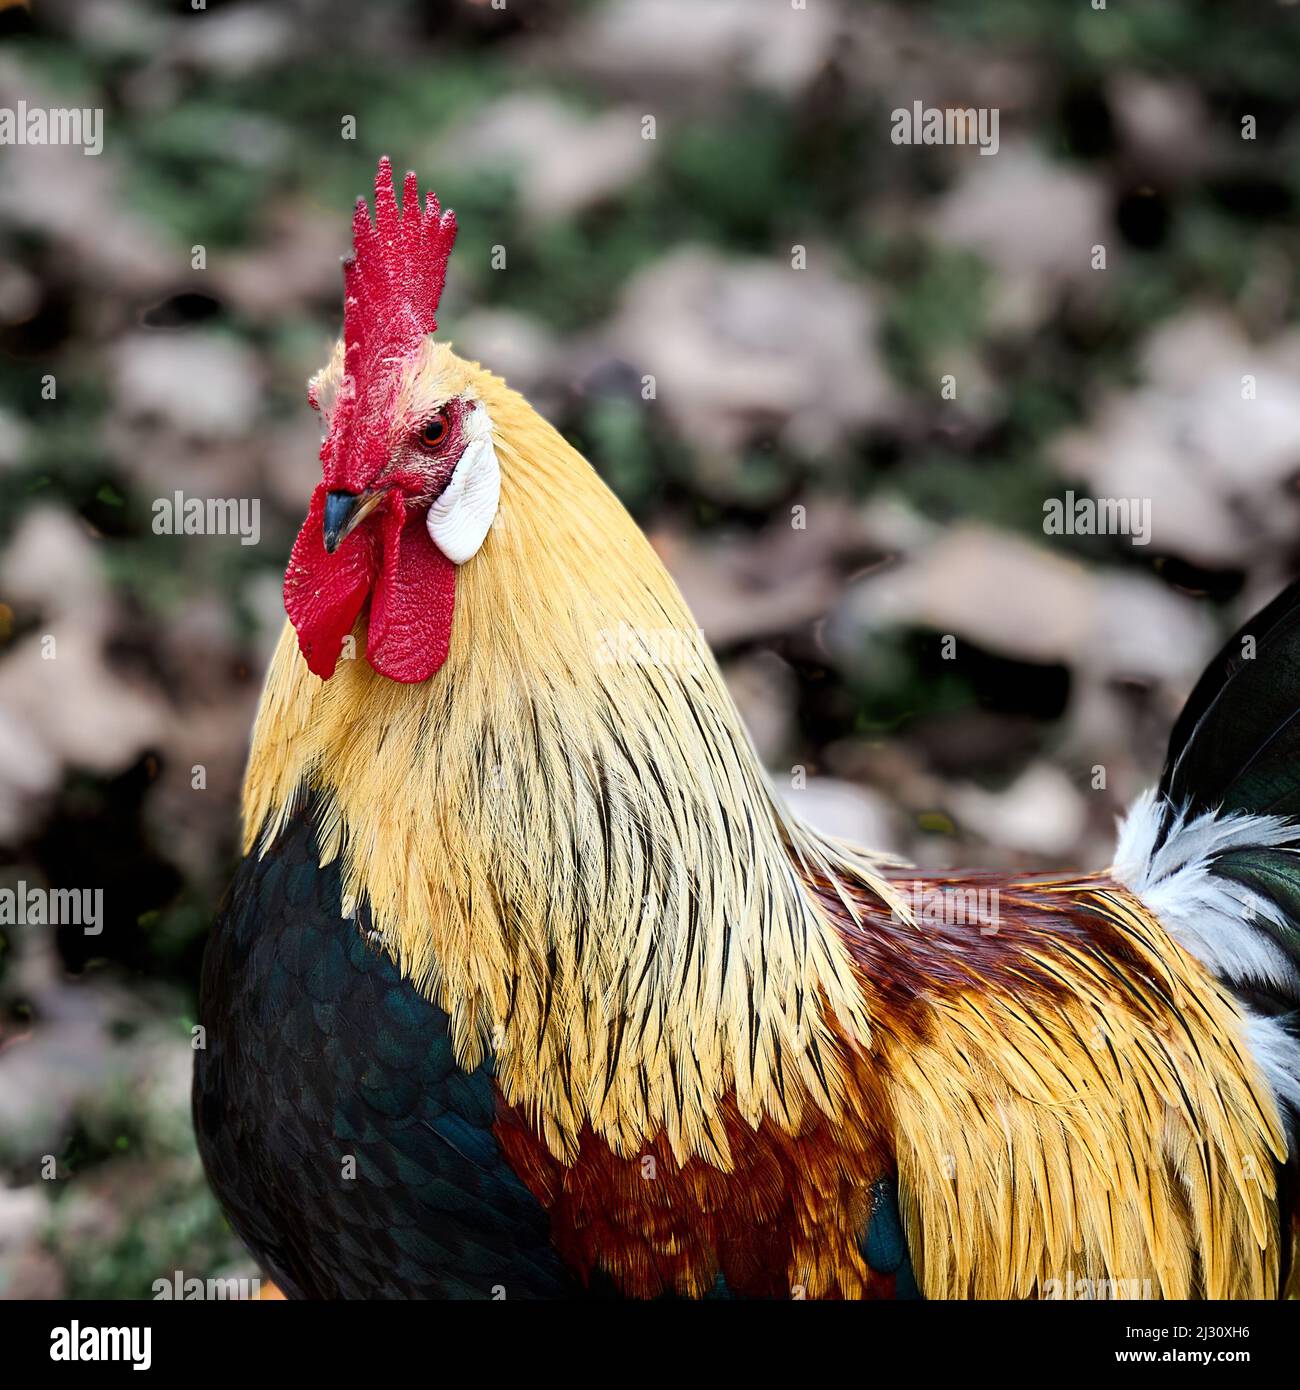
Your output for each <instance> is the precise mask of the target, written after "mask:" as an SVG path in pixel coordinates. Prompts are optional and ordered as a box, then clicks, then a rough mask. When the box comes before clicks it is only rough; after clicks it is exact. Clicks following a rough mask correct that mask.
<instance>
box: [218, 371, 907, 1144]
mask: <svg viewBox="0 0 1300 1390" xmlns="http://www.w3.org/2000/svg"><path fill="white" fill-rule="evenodd" d="M453 360H454V361H455V363H456V368H457V373H458V375H459V378H460V379H461V380H468V381H470V382H471V383H472V386H473V389H474V390H475V392H476V394H477V395H478V397H479V399H481V400H482V401H483V402H484V403H485V404H486V406H487V408H488V410H489V413H490V414H491V417H492V420H493V423H494V426H495V435H496V444H497V451H498V455H499V458H500V462H501V470H502V495H501V509H500V514H499V517H498V521H497V524H496V526H495V527H494V528H493V530H492V532H491V533H490V535H489V537H488V539H487V541H486V542H485V544H484V546H483V548H482V550H481V551H480V552H479V554H478V555H476V556H475V557H474V559H473V560H471V561H470V562H469V563H468V564H467V565H465V566H464V567H462V569H461V570H460V572H459V574H458V579H457V587H456V603H455V617H454V624H453V629H452V637H451V649H450V653H449V656H448V659H447V662H446V664H445V665H444V666H443V668H442V669H441V670H440V671H439V672H438V673H437V674H436V675H435V676H434V677H433V679H431V680H429V681H426V682H424V683H423V684H420V685H401V684H397V683H395V682H393V681H390V680H387V679H385V678H384V677H382V676H379V675H377V674H376V673H375V672H374V671H373V670H372V669H371V668H370V666H369V665H368V664H367V663H366V661H365V660H364V658H363V657H361V656H359V655H358V656H357V657H356V658H355V659H353V660H351V661H347V660H345V661H343V662H340V664H339V667H338V670H337V672H336V674H335V675H334V677H333V678H332V679H331V680H329V681H327V682H322V681H320V680H318V679H317V678H316V677H315V676H313V675H311V674H310V673H309V672H308V670H307V668H306V665H305V664H304V662H303V660H302V658H301V657H300V655H299V653H298V650H297V645H296V641H295V637H294V634H293V631H292V629H290V628H288V627H286V629H285V632H284V634H283V635H282V638H281V641H280V644H279V647H278V649H277V651H276V654H275V657H274V660H273V663H272V666H271V670H270V673H269V676H268V678H267V683H266V689H265V691H264V693H263V696H262V703H261V708H260V711H259V714H258V720H257V727H256V730H255V733H254V738H253V748H252V755H251V758H250V762H249V771H248V776H247V780H246V785H245V791H244V808H243V809H244V820H245V835H246V846H247V848H249V849H252V848H253V846H254V844H255V842H257V840H258V837H259V832H260V834H261V841H260V843H261V847H262V849H263V850H264V849H265V848H266V847H268V846H269V845H270V844H271V843H273V842H274V840H275V838H276V835H277V834H278V832H279V829H280V827H281V826H282V824H283V822H284V818H285V816H286V815H287V814H288V813H289V812H290V811H291V810H292V807H293V804H294V802H295V798H296V797H297V796H299V795H301V794H302V793H303V792H304V791H305V790H306V789H309V788H310V789H314V790H316V791H318V792H320V793H323V796H322V798H321V804H322V805H323V806H324V807H325V810H324V813H323V815H322V824H321V826H320V832H321V850H322V863H327V862H329V861H330V860H332V859H333V858H335V857H336V856H341V859H342V872H343V880H344V903H343V912H344V915H345V916H346V915H351V913H352V912H353V911H354V908H355V904H356V902H357V901H358V900H359V899H360V898H361V897H362V896H363V895H364V896H365V897H366V898H368V899H369V902H370V905H371V910H372V916H373V925H374V928H375V930H376V931H377V932H378V933H379V935H380V937H381V939H382V942H383V944H384V946H385V948H386V949H387V950H388V951H389V952H391V954H392V955H393V957H394V959H395V960H396V961H397V962H398V964H399V965H400V967H401V969H402V970H403V972H404V973H405V974H406V975H407V976H409V978H411V979H412V980H413V981H414V982H415V983H416V984H417V986H418V987H419V988H421V989H422V990H424V991H425V992H426V993H427V994H428V995H429V996H430V997H432V998H434V999H436V1000H437V1002H438V1003H439V1004H440V1005H441V1006H442V1007H443V1008H444V1009H445V1010H446V1011H447V1013H448V1014H449V1015H450V1017H451V1020H452V1029H453V1039H454V1044H455V1047H456V1052H457V1056H458V1059H459V1060H460V1061H461V1063H462V1064H463V1065H465V1066H467V1067H470V1066H474V1065H476V1064H477V1063H478V1061H479V1060H480V1059H481V1058H482V1056H483V1055H484V1053H485V1051H486V1050H490V1051H491V1053H492V1054H493V1056H494V1058H495V1066H496V1075H497V1078H498V1081H499V1084H500V1085H501V1087H502V1090H503V1092H504V1094H505V1096H506V1098H507V1099H508V1100H509V1101H510V1102H511V1103H513V1104H515V1105H518V1106H520V1107H521V1108H522V1109H524V1110H525V1112H526V1113H528V1114H529V1115H530V1116H531V1117H532V1119H533V1120H534V1122H535V1123H536V1124H537V1126H538V1128H539V1130H540V1132H541V1133H542V1134H543V1135H544V1136H545V1138H546V1140H547V1143H548V1144H549V1145H550V1147H551V1149H552V1151H553V1152H555V1153H556V1154H557V1155H558V1156H562V1157H563V1156H571V1155H572V1154H573V1153H574V1152H575V1149H576V1143H577V1137H578V1135H579V1133H580V1132H581V1130H582V1128H583V1126H584V1124H589V1125H590V1126H591V1127H592V1128H593V1129H594V1130H595V1131H596V1132H597V1133H598V1134H600V1135H602V1136H603V1137H605V1138H606V1139H607V1140H608V1141H609V1142H610V1143H611V1144H612V1145H613V1146H614V1148H615V1149H616V1150H618V1151H619V1152H621V1153H624V1154H633V1153H636V1152H638V1151H639V1150H640V1146H641V1145H642V1144H643V1143H644V1141H645V1140H646V1139H647V1138H648V1137H649V1136H651V1135H653V1134H655V1133H658V1132H664V1133H666V1135H667V1136H668V1138H669V1141H670V1142H671V1144H672V1147H673V1149H674V1152H675V1153H676V1154H677V1156H678V1157H679V1158H680V1159H684V1158H686V1157H687V1156H689V1155H692V1154H698V1155H701V1156H704V1157H706V1158H707V1159H709V1160H710V1161H712V1162H714V1163H717V1164H720V1165H722V1166H727V1164H728V1162H729V1155H728V1152H727V1145H726V1140H725V1138H724V1137H723V1135H722V1133H721V1132H720V1129H719V1128H718V1127H717V1125H716V1124H715V1122H714V1117H715V1115H716V1111H717V1103H718V1101H719V1098H720V1097H721V1096H723V1095H724V1094H726V1093H727V1092H729V1091H732V1090H734V1092H735V1095H736V1099H737V1103H738V1105H739V1107H740V1110H741V1113H742V1114H744V1115H745V1116H746V1118H747V1119H749V1120H750V1122H751V1123H754V1124H757V1123H758V1122H759V1121H760V1120H761V1119H762V1118H763V1117H764V1116H770V1117H771V1118H772V1119H773V1120H774V1121H776V1122H777V1123H779V1124H780V1125H782V1126H783V1127H785V1128H787V1129H791V1130H794V1129H797V1128H798V1127H799V1125H800V1121H801V1111H802V1108H803V1107H804V1106H805V1105H806V1104H809V1103H811V1104H813V1105H815V1106H817V1107H819V1108H820V1109H822V1110H825V1111H827V1112H829V1113H832V1114H833V1113H835V1112H836V1111H837V1109H838V1107H839V1104H840V1100H841V1091H842V1075H841V1068H840V1064H839V1054H838V1050H837V1042H836V1038H835V1033H836V1032H837V1031H838V1032H840V1033H842V1034H846V1035H847V1036H849V1037H851V1038H857V1039H860V1040H864V1041H865V1039H866V1035H867V1024H868V1020H867V1018H866V1016H865V1009H864V1006H863V1004H862V1000H861V990H860V987H859V985H858V982H857V981H856V980H855V978H854V976H853V973H852V968H851V966H850V964H849V962H848V959H847V957H846V955H845V952H844V950H843V947H842V946H841V944H840V941H839V939H838V937H837V935H836V933H835V931H834V929H833V928H832V926H831V925H830V924H829V923H828V922H827V921H826V919H825V917H824V916H823V914H822V912H821V910H820V908H819V907H818V905H817V902H816V900H815V898H814V896H813V895H812V894H811V893H810V892H809V891H808V888H807V886H806V884H805V881H804V878H803V876H802V875H801V872H800V867H799V866H800V865H802V866H803V869H804V870H805V872H813V871H815V872H817V873H820V874H822V875H825V876H827V877H829V878H830V879H831V880H832V882H836V881H838V882H840V883H842V884H843V885H844V893H845V896H846V897H849V898H851V896H852V894H853V892H857V893H859V894H860V893H861V892H862V891H863V890H864V889H866V890H870V891H877V892H885V891H886V890H885V889H884V888H883V885H882V884H881V883H880V882H879V880H878V879H877V878H876V877H875V875H874V874H873V873H872V866H871V864H870V862H869V861H867V860H866V859H865V858H862V857H859V856H857V855H855V854H854V853H853V852H851V851H847V850H845V849H843V848H842V847H840V846H836V845H833V844H831V843H829V842H827V841H825V840H823V839H821V838H820V837H819V836H817V835H816V834H815V833H813V832H811V831H809V830H807V829H806V828H804V827H803V826H801V825H799V824H798V823H797V822H795V821H794V820H793V819H792V818H791V817H790V816H789V815H788V814H787V813H785V812H784V811H783V810H782V809H781V808H780V806H779V805H778V804H777V803H776V801H775V800H774V798H773V796H772V794H771V792H770V790H769V788H768V786H767V784H766V781H765V779H764V776H763V773H762V771H761V769H760V767H759V765H758V761H757V758H756V756H755V754H754V752H753V750H752V747H751V745H750V742H749V739H748V736H747V734H746V732H745V730H744V727H743V725H742V724H741V722H740V719H739V716H738V714H737V712H736V710H735V707H734V705H733V704H732V701H731V699H730V697H729V695H728V694H727V691H726V688H725V686H724V684H723V681H722V678H721V675H720V673H719V672H718V669H717V666H716V665H715V663H714V661H713V659H712V656H711V655H710V654H709V652H708V651H707V649H706V648H705V646H704V645H703V642H702V640H699V639H698V638H697V636H696V628H695V624H694V622H693V621H692V619H691V617H690V614H689V612H688V610H687V608H686V605H685V603H684V602H683V600H682V598H681V596H680V594H679V593H678V592H677V589H676V587H675V586H674V584H673V582H672V580H671V579H670V578H669V576H668V575H667V573H666V572H665V570H664V568H663V566H662V565H661V564H660V562H659V559H658V557H657V556H656V555H655V553H654V551H653V550H652V548H651V547H650V545H649V544H648V542H647V541H646V539H645V538H644V536H643V535H642V534H641V532H640V531H639V530H638V528H637V527H636V525H635V523H634V522H633V521H632V519H631V518H630V517H629V516H628V515H627V513H626V512H625V511H624V509H623V507H622V506H621V505H620V503H619V502H618V500H617V499H616V498H615V497H614V495H613V494H612V493H611V492H610V491H609V490H608V488H606V487H605V486H604V484H603V483H602V482H601V481H600V480H599V479H598V478H597V477H596V475H595V473H594V472H593V471H592V469H591V467H590V466H589V465H588V464H587V462H586V461H585V460H584V459H583V458H582V457H581V456H580V455H579V454H577V453H576V452H575V451H574V450H573V449H572V448H570V447H569V446H568V445H567V444H566V443H565V441H564V440H563V439H562V438H561V436H560V435H559V434H558V433H557V432H556V431H555V430H554V429H552V428H551V427H550V426H549V425H548V424H547V423H546V422H545V421H544V420H542V419H541V417H540V416H538V415H537V414H536V413H535V412H534V411H533V410H532V408H531V407H530V406H529V405H528V404H527V402H526V401H524V400H523V398H522V397H520V396H519V395H518V394H516V393H515V392H513V391H511V390H509V389H508V388H507V387H506V386H505V385H504V383H502V382H500V381H499V380H497V379H496V378H493V377H491V376H490V375H489V374H488V373H486V372H483V371H481V370H480V369H477V368H474V367H471V366H468V365H467V364H464V363H461V362H460V361H459V359H453ZM632 634H636V635H637V636H638V637H639V638H641V639H642V640H644V641H646V642H647V644H648V646H649V647H650V649H651V651H650V659H646V658H647V654H646V653H645V652H641V653H639V658H640V659H637V658H638V653H637V652H636V651H635V650H628V648H629V647H633V648H634V647H635V643H634V639H633V638H632ZM356 648H357V652H358V653H360V652H363V651H364V649H365V642H364V633H363V632H362V633H361V635H359V636H358V639H357V643H356ZM656 658H657V659H656ZM832 1016H833V1018H834V1020H835V1024H836V1028H832V1026H831V1022H830V1020H831V1017H832Z"/></svg>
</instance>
